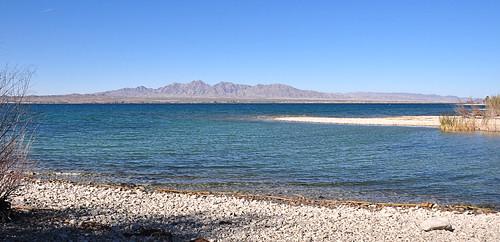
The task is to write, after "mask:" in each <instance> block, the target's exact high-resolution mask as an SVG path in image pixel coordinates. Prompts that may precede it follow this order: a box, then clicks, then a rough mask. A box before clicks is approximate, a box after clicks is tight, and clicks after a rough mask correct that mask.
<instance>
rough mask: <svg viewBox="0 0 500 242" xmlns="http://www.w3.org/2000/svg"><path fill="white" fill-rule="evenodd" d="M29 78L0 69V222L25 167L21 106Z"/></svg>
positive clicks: (26, 137) (25, 119) (27, 73)
mask: <svg viewBox="0 0 500 242" xmlns="http://www.w3.org/2000/svg"><path fill="white" fill-rule="evenodd" d="M32 74H33V72H32V71H31V70H29V69H26V68H17V67H13V68H11V67H9V66H4V67H0V222H1V221H3V222H5V221H8V220H10V216H9V215H10V203H9V202H8V198H9V196H10V195H11V194H12V192H14V191H15V189H16V188H18V187H19V185H20V183H21V181H22V178H23V175H24V172H25V169H26V168H27V167H28V165H29V160H28V150H29V144H30V140H31V136H30V133H31V132H30V130H29V126H28V125H29V123H30V120H29V116H28V113H27V107H26V105H24V104H23V103H24V98H25V96H26V93H27V91H28V87H29V82H30V79H31V76H32Z"/></svg>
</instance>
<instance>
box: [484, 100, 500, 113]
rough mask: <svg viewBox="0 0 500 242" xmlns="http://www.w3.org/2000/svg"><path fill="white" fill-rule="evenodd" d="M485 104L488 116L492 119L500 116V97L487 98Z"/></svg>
mask: <svg viewBox="0 0 500 242" xmlns="http://www.w3.org/2000/svg"><path fill="white" fill-rule="evenodd" d="M484 104H485V105H486V114H487V115H488V116H489V117H490V118H496V117H498V116H500V95H496V96H491V97H486V99H485V100H484Z"/></svg>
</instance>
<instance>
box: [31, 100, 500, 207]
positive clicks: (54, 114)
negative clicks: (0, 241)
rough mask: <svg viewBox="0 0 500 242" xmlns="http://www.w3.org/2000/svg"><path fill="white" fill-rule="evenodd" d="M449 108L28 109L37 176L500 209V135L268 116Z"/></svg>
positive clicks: (433, 112) (446, 107)
mask: <svg viewBox="0 0 500 242" xmlns="http://www.w3.org/2000/svg"><path fill="white" fill-rule="evenodd" d="M453 108H454V107H453V106H452V105H411V104H393V105H390V104H168V105H33V106H32V107H31V109H32V111H33V112H34V113H36V120H37V130H38V135H37V138H36V141H35V142H34V144H33V150H32V158H33V159H35V160H37V161H38V164H37V166H38V169H39V170H40V171H41V172H47V171H57V172H64V173H70V174H71V173H76V174H80V175H78V176H76V177H77V178H82V177H86V176H89V177H91V179H101V180H103V181H109V182H119V183H122V182H124V183H140V184H151V185H159V186H166V187H173V188H178V189H203V190H222V191H228V190H229V191H235V190H237V191H249V192H256V193H278V194H286V195H295V194H299V195H303V196H308V197H314V198H334V199H367V200H374V201H405V202H419V201H432V202H440V203H472V204H477V205H489V206H495V207H500V186H499V185H498V184H500V136H491V135H480V134H449V133H441V132H440V131H439V130H437V129H433V128H418V127H383V126H351V125H333V124H307V123H287V122H274V121H269V119H268V118H269V117H273V116H280V115H311V116H335V117H368V116H369V117H376V116H391V115H439V114H442V113H449V112H452V111H453Z"/></svg>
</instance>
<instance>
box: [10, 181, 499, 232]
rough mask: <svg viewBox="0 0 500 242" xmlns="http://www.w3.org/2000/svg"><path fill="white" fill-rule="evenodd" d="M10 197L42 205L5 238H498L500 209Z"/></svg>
mask: <svg viewBox="0 0 500 242" xmlns="http://www.w3.org/2000/svg"><path fill="white" fill-rule="evenodd" d="M12 203H13V205H14V206H16V207H18V208H24V209H25V210H27V211H31V212H27V213H30V214H31V213H36V211H38V213H36V214H35V215H33V216H32V217H31V218H29V219H26V220H25V221H24V222H23V221H18V222H16V223H9V224H6V225H3V226H0V240H7V241H9V240H31V239H35V240H41V241H43V240H56V241H57V240H90V241H93V240H110V241H111V240H120V241H123V240H139V241H141V240H144V239H145V237H153V239H157V240H162V241H189V240H190V239H193V238H199V237H202V238H206V239H208V240H209V241H339V240H340V241H500V229H499V228H500V214H499V213H486V214H482V213H479V214H474V213H471V212H469V211H462V212H460V211H443V210H439V209H424V208H416V207H413V208H401V207H382V208H380V207H376V206H375V205H374V206H373V207H371V206H370V207H359V206H358V207H356V206H347V205H338V206H333V207H324V206H312V205H304V204H296V205H292V204H285V203H278V202H274V201H262V200H252V199H243V198H238V197H234V196H223V195H196V194H183V193H175V192H167V191H156V190H151V191H150V190H147V189H144V188H142V187H116V186H102V185H84V184H72V183H67V182H47V181H38V182H36V183H34V184H29V185H27V186H25V187H23V188H22V190H20V191H19V193H17V195H16V196H15V197H14V198H13V201H12ZM45 218H46V219H45ZM440 224H441V225H440ZM443 224H444V225H443ZM439 225H440V226H439ZM427 226H430V227H432V226H434V227H435V228H436V226H437V227H440V228H446V229H448V230H445V229H438V230H432V231H425V228H426V227H427ZM154 236H156V237H154Z"/></svg>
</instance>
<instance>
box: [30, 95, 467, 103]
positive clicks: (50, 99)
mask: <svg viewBox="0 0 500 242" xmlns="http://www.w3.org/2000/svg"><path fill="white" fill-rule="evenodd" d="M24 103H25V104H176V103H180V104H183V103H186V104H218V103H220V104H452V105H454V104H461V103H460V102H423V101H410V100H408V101H379V100H330V99H232V98H128V97H124V98H109V97H89V96H81V97H70V98H69V97H67V96H28V97H26V100H25V101H24Z"/></svg>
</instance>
